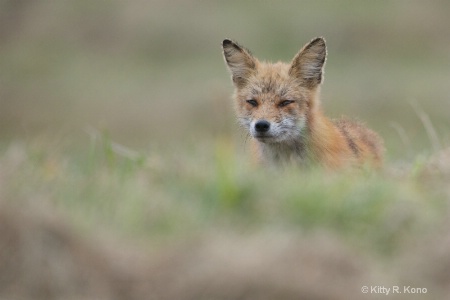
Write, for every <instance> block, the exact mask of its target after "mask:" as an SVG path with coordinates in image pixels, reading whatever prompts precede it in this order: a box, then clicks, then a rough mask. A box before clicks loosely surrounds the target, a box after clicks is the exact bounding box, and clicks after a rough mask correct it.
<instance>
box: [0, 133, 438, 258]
mask: <svg viewBox="0 0 450 300" xmlns="http://www.w3.org/2000/svg"><path fill="white" fill-rule="evenodd" d="M185 147H186V146H185ZM186 148H187V149H183V150H182V151H181V150H180V151H174V150H173V149H164V150H158V151H156V150H155V151H149V152H148V153H138V152H135V151H132V150H130V149H127V148H125V147H124V146H121V145H118V144H117V143H114V142H113V141H111V139H110V138H109V137H108V135H107V134H98V133H97V134H96V135H95V136H93V137H92V138H91V140H90V145H89V147H86V148H85V149H84V150H81V151H80V150H79V151H74V152H73V150H72V149H70V148H65V147H64V146H56V147H50V148H48V146H47V145H45V143H43V142H41V143H37V144H35V143H31V144H27V143H25V144H13V145H12V146H9V147H8V148H7V149H5V150H3V154H2V158H1V161H2V162H3V165H6V166H7V170H8V175H7V177H8V178H7V180H6V183H4V184H3V189H5V188H7V189H6V191H7V194H6V195H7V196H8V197H6V198H10V199H20V200H19V201H23V202H24V203H27V202H32V201H40V200H39V199H43V200H44V201H47V202H49V204H51V205H52V206H56V207H57V208H58V209H59V210H60V211H61V212H63V213H64V214H65V215H67V217H69V219H70V220H72V221H71V222H73V223H74V224H77V226H79V227H80V228H84V230H87V232H92V231H95V230H96V229H95V228H97V227H100V228H103V229H104V230H106V231H111V232H118V233H119V235H120V236H129V235H131V236H135V237H136V238H140V239H148V240H153V239H159V238H165V239H169V240H170V239H172V238H175V237H180V236H183V235H185V236H192V235H195V234H198V233H199V232H203V231H208V230H210V229H211V228H217V229H219V228H222V229H228V230H232V231H233V230H237V231H239V230H250V231H251V230H259V229H260V228H291V229H292V228H296V229H297V230H300V231H309V230H313V231H314V230H316V229H318V228H319V229H320V228H322V229H326V230H331V231H333V232H335V233H336V234H338V235H341V236H346V237H348V238H350V240H352V241H353V242H354V243H357V244H358V243H359V244H360V245H361V246H364V247H367V248H370V249H376V250H377V251H378V250H379V251H381V252H385V251H388V252H389V251H393V250H395V249H396V247H399V246H401V243H402V241H403V240H404V238H405V237H408V236H410V235H411V234H412V233H415V232H417V231H424V232H427V231H428V230H433V226H438V224H439V223H440V222H441V221H442V220H444V219H445V217H446V214H445V213H444V212H445V211H446V209H445V208H446V205H447V203H446V201H445V194H442V193H440V192H439V190H438V191H436V190H435V189H434V190H433V189H431V188H429V187H427V185H426V184H425V183H422V182H421V180H420V177H419V175H416V174H420V173H421V169H422V168H423V167H421V166H420V165H418V166H417V167H416V168H414V167H411V168H410V170H409V171H407V173H406V174H404V175H402V176H401V177H400V176H398V175H387V173H386V171H385V172H381V173H372V172H370V171H365V170H360V171H358V172H356V174H355V173H354V172H346V173H344V174H342V173H338V174H330V173H327V172H324V171H323V170H312V171H310V172H307V173H302V172H298V170H283V171H282V170H269V171H267V170H266V171H263V170H261V169H258V168H255V167H254V166H251V165H249V164H248V163H247V162H246V161H244V157H243V156H237V155H236V151H237V150H236V149H235V146H234V144H233V143H232V142H231V141H230V140H227V139H220V140H217V141H216V142H215V143H213V144H210V143H207V142H205V143H201V144H200V145H191V146H190V147H186ZM161 153H165V154H164V155H162V154H161ZM443 189H444V188H443V187H442V190H443ZM16 201H17V200H16Z"/></svg>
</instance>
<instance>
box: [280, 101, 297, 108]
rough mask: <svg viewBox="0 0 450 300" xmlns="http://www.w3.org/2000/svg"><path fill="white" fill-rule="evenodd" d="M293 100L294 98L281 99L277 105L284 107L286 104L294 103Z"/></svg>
mask: <svg viewBox="0 0 450 300" xmlns="http://www.w3.org/2000/svg"><path fill="white" fill-rule="evenodd" d="M294 102H295V101H294V100H284V101H281V102H280V103H279V104H278V106H279V107H285V106H287V105H289V104H291V103H294Z"/></svg>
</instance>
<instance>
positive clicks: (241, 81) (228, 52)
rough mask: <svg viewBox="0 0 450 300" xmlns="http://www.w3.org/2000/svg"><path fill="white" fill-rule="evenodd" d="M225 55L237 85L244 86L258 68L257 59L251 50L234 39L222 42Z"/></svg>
mask: <svg viewBox="0 0 450 300" xmlns="http://www.w3.org/2000/svg"><path fill="white" fill-rule="evenodd" d="M222 49H223V56H224V58H225V62H226V63H227V65H228V68H229V69H230V71H231V75H232V79H233V82H234V84H235V85H236V86H237V87H243V86H245V84H246V83H247V79H248V78H249V77H250V75H251V74H252V73H253V72H254V71H255V69H256V59H255V58H254V57H253V56H252V54H251V53H250V51H249V50H247V49H246V48H244V47H242V46H240V45H239V44H238V43H236V42H233V41H232V40H228V39H226V40H224V41H223V42H222Z"/></svg>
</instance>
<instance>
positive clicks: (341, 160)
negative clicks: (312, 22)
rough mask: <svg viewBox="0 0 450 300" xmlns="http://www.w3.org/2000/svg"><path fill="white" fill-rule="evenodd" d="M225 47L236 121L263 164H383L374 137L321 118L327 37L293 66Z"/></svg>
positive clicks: (380, 143) (300, 55)
mask: <svg viewBox="0 0 450 300" xmlns="http://www.w3.org/2000/svg"><path fill="white" fill-rule="evenodd" d="M222 48H223V55H224V58H225V62H226V64H227V66H228V69H229V70H230V72H231V78H232V81H233V84H234V86H235V93H234V100H235V109H236V113H237V117H238V120H239V122H240V124H241V125H242V126H243V127H244V128H246V130H247V131H248V133H249V135H250V136H251V137H252V141H253V145H254V146H255V147H254V149H256V150H257V155H258V156H259V158H260V160H262V161H263V162H269V163H275V164H277V163H279V162H282V163H283V162H284V163H288V164H290V163H292V162H294V163H300V164H301V165H309V164H310V163H318V164H320V165H322V166H325V167H328V168H338V167H341V166H344V165H349V164H353V163H357V164H360V165H362V164H366V162H369V163H373V165H374V166H380V165H381V162H382V157H383V151H384V147H383V141H382V140H381V139H380V138H379V136H378V135H377V134H376V133H375V132H373V131H371V130H370V129H368V128H366V127H365V126H364V125H363V124H361V123H359V122H355V121H349V120H346V119H341V120H330V119H328V118H327V117H326V116H324V115H323V113H322V110H321V107H320V99H319V92H320V85H321V83H322V81H323V68H324V65H325V59H326V56H327V50H326V46H325V40H324V39H323V38H315V39H313V40H312V41H311V42H309V43H308V44H306V45H305V46H304V47H303V48H302V49H301V50H300V51H299V52H298V53H297V54H296V55H295V56H294V58H293V60H292V61H291V63H281V62H278V63H274V64H273V63H267V62H261V61H259V60H258V59H256V58H255V57H253V55H252V54H251V53H250V51H249V50H247V49H246V48H244V47H242V46H240V45H239V44H237V43H236V42H233V41H231V40H224V41H223V42H222Z"/></svg>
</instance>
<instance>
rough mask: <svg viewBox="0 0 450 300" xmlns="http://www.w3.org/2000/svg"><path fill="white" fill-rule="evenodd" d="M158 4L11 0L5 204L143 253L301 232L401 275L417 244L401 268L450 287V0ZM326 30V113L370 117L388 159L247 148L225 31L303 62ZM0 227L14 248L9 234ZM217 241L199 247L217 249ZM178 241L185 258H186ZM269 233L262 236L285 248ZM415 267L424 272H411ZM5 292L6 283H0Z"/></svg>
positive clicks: (0, 72)
mask: <svg viewBox="0 0 450 300" xmlns="http://www.w3.org/2000/svg"><path fill="white" fill-rule="evenodd" d="M144 2H145V1H140V0H138V1H128V2H124V1H110V2H108V3H106V2H105V3H101V2H98V1H97V2H95V3H93V2H92V1H64V2H61V3H59V4H55V2H54V1H40V2H39V3H37V2H36V1H30V0H23V1H14V0H11V1H3V2H0V8H1V9H0V24H1V25H2V26H0V27H1V28H0V44H1V47H0V103H1V109H0V197H1V200H0V207H2V208H5V210H2V211H6V212H7V211H8V208H9V207H14V208H16V209H17V210H18V211H22V210H25V211H30V212H31V213H30V214H29V215H27V216H25V217H22V215H20V214H18V217H17V218H12V219H14V220H15V219H17V220H20V221H21V220H22V218H23V219H24V220H23V221H24V224H25V225H23V226H25V227H26V226H29V227H30V228H34V227H37V228H40V227H39V226H40V225H39V224H40V223H39V222H38V224H37V225H36V224H34V223H32V221H30V222H31V223H27V222H26V220H25V219H27V218H30V220H33V216H36V217H37V218H39V216H41V215H44V217H43V219H45V220H46V219H47V217H48V215H49V214H50V215H56V216H60V218H61V219H63V221H62V222H61V223H63V224H64V225H65V226H67V227H69V228H75V230H74V231H75V232H77V233H78V234H79V236H81V239H82V240H84V239H85V238H86V239H87V240H89V237H91V238H93V239H94V240H95V239H96V237H97V236H112V237H113V239H115V240H117V241H118V244H121V245H123V244H131V245H133V244H135V243H136V244H138V245H140V244H139V241H143V242H144V246H143V247H140V246H138V248H139V251H140V252H143V253H147V251H149V248H150V249H153V250H154V248H158V249H165V247H169V248H170V249H172V250H173V251H175V252H177V251H176V249H177V246H173V245H174V244H175V245H177V244H178V243H182V241H190V242H192V241H193V242H192V243H194V244H195V243H196V241H197V239H199V237H200V240H201V239H202V238H204V240H205V241H206V242H205V244H209V243H211V244H213V245H222V246H223V249H228V248H227V246H226V245H223V243H224V242H223V241H221V240H220V239H221V238H222V237H223V239H224V240H226V239H227V235H228V234H230V235H231V236H235V239H234V238H233V237H231V238H230V240H231V241H232V242H230V244H232V245H233V246H232V247H231V248H233V247H237V248H239V247H240V246H242V245H244V246H243V247H244V248H245V245H247V246H248V247H249V249H253V248H252V247H253V246H254V245H253V244H251V243H252V241H254V238H255V239H258V237H260V236H263V238H262V239H263V240H264V242H263V243H262V244H263V245H266V243H267V244H271V242H272V241H276V242H273V243H274V244H275V245H272V246H274V247H275V246H277V245H278V244H279V246H280V247H283V245H284V244H283V241H282V239H278V236H289V237H290V238H289V239H291V240H295V241H298V244H300V245H304V244H308V246H310V247H311V248H312V249H314V251H312V253H310V252H308V251H309V250H308V251H306V252H307V254H305V257H304V259H305V261H314V257H315V256H314V255H315V254H316V252H317V253H318V254H317V255H318V256H317V257H319V258H317V261H321V262H328V260H327V259H328V258H329V257H330V256H332V257H333V255H334V254H336V253H337V254H339V253H347V252H345V250H342V251H341V250H339V249H341V246H342V245H341V244H344V246H343V247H342V248H345V247H348V248H350V249H353V250H355V249H356V250H355V251H356V252H357V253H360V254H362V255H363V256H365V257H369V259H367V260H366V259H362V261H363V262H368V264H367V265H368V267H367V269H368V270H370V271H369V272H370V273H377V272H379V273H381V274H382V275H381V278H382V279H386V278H387V279H392V277H390V276H391V272H387V271H383V270H386V269H388V270H390V269H389V267H390V265H391V264H394V265H395V264H396V263H397V262H398V261H401V260H402V259H403V258H404V257H412V258H411V259H409V258H405V261H406V262H404V265H401V263H399V266H397V267H394V269H395V270H394V271H393V274H394V275H392V276H394V277H395V276H397V277H395V279H399V280H398V281H399V282H400V281H401V280H404V281H405V282H406V283H408V282H413V281H414V280H416V281H418V282H419V283H420V282H426V283H427V284H428V286H427V287H430V290H431V289H432V288H433V287H434V288H435V291H438V295H439V296H437V297H436V298H446V296H447V295H448V294H445V291H446V290H445V287H443V286H445V284H442V282H444V283H445V282H448V281H446V280H448V278H447V277H446V276H445V275H439V274H441V273H439V270H441V269H444V270H447V269H446V266H447V265H446V262H447V260H446V257H447V256H446V255H440V254H439V253H434V252H433V251H432V250H430V249H429V248H432V247H434V248H436V249H444V250H445V249H448V248H446V247H447V246H446V244H445V240H446V237H447V235H446V232H447V227H448V221H446V220H448V217H449V207H448V205H449V202H448V200H449V189H448V184H447V182H448V173H449V172H448V167H445V163H442V165H443V168H442V170H444V171H442V172H441V173H436V172H429V166H430V161H432V160H433V158H432V157H435V155H436V154H437V152H438V151H439V150H440V149H441V148H445V146H446V145H448V144H449V143H450V140H449V138H448V136H449V134H450V130H449V128H450V126H449V125H450V123H449V118H448V111H449V108H450V107H449V103H450V101H448V95H450V90H449V85H448V81H449V78H450V77H449V76H450V75H449V74H450V73H449V72H448V61H449V55H448V51H446V49H448V39H445V38H443V37H444V36H448V34H449V33H450V31H449V28H450V22H449V20H450V19H449V18H448V16H447V13H446V12H447V11H448V6H449V4H448V3H447V2H446V1H438V0H437V1H430V2H423V1H404V2H401V3H400V2H397V3H392V2H390V1H377V2H373V3H371V4H370V6H369V7H368V6H367V5H368V4H367V3H364V4H362V3H360V2H357V1H344V2H342V3H341V2H339V4H338V3H336V2H333V1H321V2H320V3H319V2H313V1H310V2H302V3H298V2H297V1H283V2H280V3H278V2H277V4H273V3H269V2H267V1H265V2H261V3H259V2H258V3H256V2H254V3H253V2H245V3H244V2H239V1H231V2H230V1H228V2H223V1H222V2H220V1H210V2H207V3H206V2H204V1H187V2H183V1H176V2H168V1H159V0H158V1H151V3H150V2H149V3H147V2H145V3H144ZM256 6H257V9H255V7H256ZM313 36H324V37H325V38H326V39H327V45H328V53H329V55H328V59H327V65H326V69H325V82H324V86H323V89H322V98H323V105H324V110H325V112H326V114H327V115H329V116H331V117H339V116H340V115H342V114H344V115H347V116H350V117H357V118H359V119H361V120H364V121H366V122H367V124H368V125H369V127H371V128H372V129H374V130H375V131H377V132H379V133H380V135H381V136H382V137H383V138H384V139H385V143H386V148H387V159H386V166H385V169H384V170H383V171H381V172H379V173H374V172H371V171H369V170H358V171H357V172H340V173H327V172H324V171H323V170H310V171H308V172H303V171H301V170H297V169H286V170H267V169H265V168H259V167H255V166H254V165H252V164H250V163H249V161H250V159H249V158H248V156H247V152H246V150H244V149H243V148H245V142H244V141H243V138H242V137H240V136H239V135H240V134H241V133H240V132H239V130H238V129H237V126H235V124H234V115H233V112H232V105H231V101H230V95H231V93H232V85H231V82H230V79H229V74H228V73H227V71H226V68H225V65H224V63H223V59H222V57H221V50H220V42H221V40H222V39H223V38H227V37H228V38H233V39H236V40H237V41H239V42H240V43H242V44H243V45H245V46H246V47H248V48H250V49H251V50H252V51H253V52H254V53H255V55H256V56H257V57H259V58H261V59H267V60H272V61H276V60H283V61H289V60H290V59H291V58H292V57H293V56H294V55H295V53H296V52H297V51H298V50H299V49H300V47H301V46H302V45H303V44H304V43H306V42H307V41H308V40H310V39H311V38H312V37H313ZM430 157H431V158H430ZM443 161H445V159H444V160H443ZM435 163H436V162H435ZM437 164H438V165H439V161H438V162H437ZM438 169H439V168H438ZM445 170H447V171H445ZM2 211H0V225H1V222H2V218H3V217H4V215H3V216H2V214H1V212H2ZM11 215H12V216H15V213H12V214H11ZM44 223H45V222H44ZM20 224H21V223H20ZM27 224H28V225H27ZM30 224H31V225H30ZM33 224H34V225H33ZM35 225H36V226H35ZM18 226H19V225H18ZM62 227H64V226H62ZM20 228H22V227H20ZM0 229H1V228H0ZM18 230H19V229H18ZM30 230H32V229H30ZM44 231H45V230H44ZM317 232H325V235H326V236H328V237H330V236H331V238H330V239H329V243H328V244H327V243H325V245H328V246H329V251H330V252H325V254H323V253H322V252H321V251H322V250H323V249H316V247H317V248H320V247H322V245H323V243H321V242H318V241H317V240H316V239H315V237H314V236H315V235H316V233H317ZM1 234H2V231H1V230H0V246H1V242H2V241H5V240H7V239H2V238H1V237H2V236H1ZM37 236H38V237H39V236H40V235H39V234H37ZM311 236H312V237H311ZM211 237H213V238H211ZM310 237H311V238H310ZM325 239H326V240H328V238H325ZM30 240H31V238H30ZM8 241H12V240H8ZM248 241H249V242H248ZM45 242H46V240H45V241H44V244H45ZM247 242H248V243H250V244H247ZM87 243H89V242H87ZM93 244H95V243H93ZM225 244H226V243H225ZM256 244H257V245H259V244H258V243H256ZM149 245H150V246H149ZM183 245H184V244H183ZM202 245H203V244H201V245H200V246H199V247H200V250H199V251H198V252H199V253H203V252H202V251H205V253H209V252H208V251H209V250H207V249H204V248H201V247H202ZM330 245H331V246H330ZM333 245H335V246H336V245H341V246H336V248H334V246H333ZM429 245H431V246H429ZM328 246H327V247H328ZM171 247H172V248H171ZM189 247H190V246H189V245H187V246H186V248H187V249H191V248H189ZM112 248H114V247H112ZM174 248H175V250H174ZM180 248H181V249H182V250H180V252H182V253H183V254H176V255H175V256H176V257H179V258H180V257H181V258H180V260H183V259H182V258H183V257H184V256H183V255H184V246H181V247H180ZM266 248H267V249H272V248H270V247H260V246H256V250H254V251H253V250H252V251H250V252H252V253H257V254H258V255H261V256H257V255H256V254H255V255H256V256H255V257H259V258H260V259H261V260H265V259H267V260H268V261H269V262H270V261H272V260H271V257H272V256H271V255H272V254H273V252H270V251H271V250H270V251H269V250H267V251H268V252H265V250H266ZM293 248H295V247H293ZM233 249H234V248H233ZM302 249H303V248H302ZM315 250H317V251H315ZM161 251H162V250H161ZM192 251H193V252H196V251H194V250H192ZM223 251H225V250H223ZM301 251H303V250H301ZM301 251H300V252H301ZM436 251H438V250H436ZM13 252H14V251H13ZM16 252H17V251H16ZM187 252H189V251H187ZM275 252H276V251H275ZM410 252H412V254H408V253H410ZM444 252H445V251H444ZM24 253H26V252H24ZM49 253H53V252H49ZM102 253H103V252H102ZM233 253H235V254H236V256H239V254H240V253H241V252H239V251H235V252H233ZM242 253H244V254H245V251H243V252H242ZM301 253H303V252H301ZM320 253H322V254H320ZM348 253H350V254H349V255H348V256H349V257H350V259H349V260H350V261H352V262H353V261H355V262H356V264H357V263H359V262H360V260H358V258H357V255H356V254H355V253H354V252H352V251H350V252H348ZM424 253H425V254H424ZM115 254H116V253H113V257H116V256H114V255H115ZM152 254H153V252H152ZM244 254H242V255H244ZM1 255H2V251H0V270H2V268H1V263H2V260H1V258H2V256H1ZM45 255H48V254H47V253H44V254H43V257H46V256H45ZM177 255H178V256H177ZM302 255H303V254H302ZM320 255H323V256H320ZM149 256H150V259H155V260H156V261H158V259H159V258H160V257H153V255H149ZM206 256H207V257H208V258H210V259H211V260H212V261H215V260H216V259H217V260H218V261H220V257H219V258H217V257H216V256H215V255H214V253H212V254H211V255H209V256H208V255H205V257H206ZM344 256H345V255H344ZM69 257H70V255H69ZM252 257H253V256H252ZM288 257H289V256H288ZM294 257H296V256H295V255H294ZM272 258H273V257H272ZM202 259H203V258H202ZM202 259H200V261H199V263H198V265H200V266H202V265H203V264H202V261H203V260H202ZM433 259H434V260H433ZM113 260H114V259H113ZM338 260H339V259H338ZM6 261H11V259H10V257H7V259H6ZM162 261H164V260H162ZM236 261H238V262H239V259H236ZM248 261H250V262H251V261H252V260H251V259H249V257H247V256H245V255H244V257H243V258H242V262H248ZM275 261H277V260H276V259H275ZM344 261H345V259H344ZM277 262H278V261H277ZM228 263H229V262H228ZM410 263H411V264H410ZM142 264H143V265H145V263H142ZM88 265H89V264H88ZM209 265H215V264H214V263H210V264H209ZM225 265H226V264H225ZM231 265H232V264H231ZM242 265H245V263H243V264H242ZM275 265H277V266H278V265H280V264H278V263H276V264H275ZM281 265H282V266H284V265H283V264H281ZM289 265H296V260H294V261H293V262H292V263H291V264H289ZM344 265H346V264H345V263H344ZM405 265H406V266H408V267H409V265H412V266H418V269H421V270H422V269H423V270H425V271H423V272H422V273H420V272H414V276H416V277H414V278H412V279H411V278H410V277H409V275H410V274H406V273H405V272H403V271H402V270H403V269H408V268H403V267H405ZM449 265H450V264H449ZM302 266H303V265H302ZM313 266H314V268H313V269H314V270H315V267H316V265H314V264H313ZM346 266H347V265H346ZM22 267H23V266H22V265H19V266H17V267H15V268H13V270H16V269H20V270H21V269H23V270H26V268H25V267H24V268H22ZM235 267H236V266H235ZM272 267H273V266H272ZM419 267H420V268H419ZM224 268H225V267H224ZM236 268H237V269H239V266H237V267H236ZM163 269H164V268H163ZM218 269H220V268H218ZM225 269H226V268H225ZM318 269H320V266H319V267H318ZM157 270H160V269H157ZM186 270H191V269H190V268H189V267H186ZM305 270H307V271H308V268H306V269H305ZM323 270H324V272H325V273H327V272H328V265H327V266H326V267H325V268H324V269H323ZM380 270H381V271H380ZM244 271H245V270H244ZM341 271H342V272H343V273H339V274H340V275H342V274H344V273H345V268H342V270H341ZM0 272H1V271H0ZM427 272H428V273H427ZM125 273H126V272H125ZM154 273H157V274H159V273H160V271H155V272H154ZM174 273H176V274H177V272H174ZM199 273H202V272H201V271H199ZM225 273H226V272H225ZM236 273H239V272H236ZM242 273H243V274H247V273H245V272H242ZM260 273H267V272H266V271H265V270H262V271H261V272H260ZM448 273H449V272H442V274H448ZM314 274H316V273H314ZM358 274H359V273H358ZM430 274H437V275H436V277H433V276H430ZM256 275H257V274H256ZM256 275H255V278H256ZM297 275H298V274H297ZM340 275H339V277H340ZM344 275H345V274H344ZM360 275H361V274H360ZM305 276H306V277H305V278H311V276H310V275H309V271H308V272H307V275H305ZM364 276H365V275H364ZM364 276H363V275H361V277H362V278H364V279H365V280H369V279H370V277H364ZM0 277H1V274H0ZM172 277H173V276H172ZM188 277H189V276H188ZM225 277H226V278H229V277H230V276H228V277H227V276H225ZM231 277H233V276H231ZM189 278H191V277H189ZM237 278H238V277H237ZM252 278H253V277H252ZM295 278H297V277H295ZM299 278H303V277H301V276H300V277H299ZM317 278H319V277H317ZM49 281H52V279H51V278H50V280H49ZM181 281H182V280H181ZM219 281H221V280H219ZM269 281H270V280H269ZM223 282H226V280H223ZM243 282H246V281H245V280H244V281H243ZM264 282H266V281H264ZM305 282H308V281H305ZM372 282H374V283H375V281H374V280H373V279H372ZM321 284H323V282H322V283H321ZM388 284H389V285H392V284H393V282H392V281H391V282H389V283H388ZM192 286H196V283H195V282H194V283H193V284H192ZM231 286H233V285H231ZM294 286H298V285H297V284H295V285H294ZM317 286H320V284H319V283H318V285H317ZM350 286H352V287H354V283H353V281H352V284H351V285H350ZM419 286H420V285H419ZM1 290H2V289H1V282H0V297H2V294H1ZM200 290H202V289H201V288H200ZM256 290H258V289H256ZM318 290H322V289H321V288H318ZM441 291H443V292H442V293H443V294H441ZM33 292H34V290H31V295H34V294H33ZM314 293H315V292H313V294H314ZM314 295H317V294H314ZM433 295H434V294H433ZM360 296H363V295H362V294H361V293H359V290H358V293H357V294H356V298H359V297H360ZM440 296H442V297H440ZM186 297H188V296H186ZM430 297H431V296H430ZM6 298H8V297H6ZM9 298H11V297H9ZM25 298H26V297H25ZM31 298H34V297H31ZM56 298H58V297H56ZM94 298H96V297H94ZM97 298H101V297H97ZM106 298H108V297H106ZM125 298H127V297H125ZM175 298H176V299H182V298H180V297H178V298H177V297H175ZM199 298H201V297H196V296H192V297H191V298H190V299H199ZM212 298H213V297H212ZM231 298H233V297H231ZM235 298H238V297H235ZM282 298H283V297H273V299H282ZM319 298H320V297H319ZM322 298H330V297H325V296H323V297H322ZM348 298H355V297H348ZM447 298H448V297H447ZM43 299H51V298H50V297H43ZM130 299H132V298H130ZM133 299H134V298H133ZM218 299H221V298H220V297H218ZM228 299H229V298H228ZM294 299H298V297H294Z"/></svg>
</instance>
